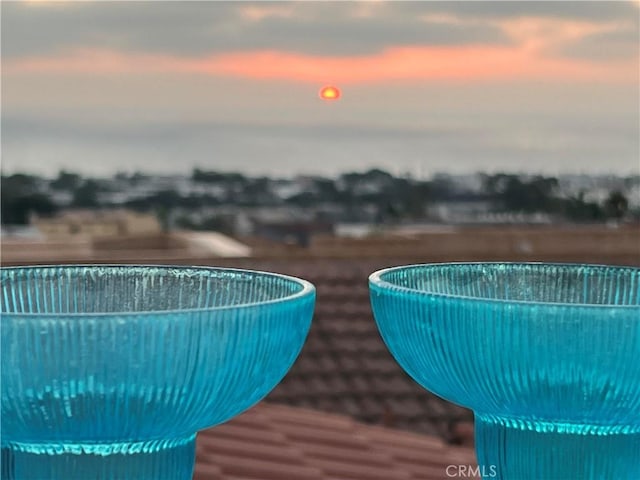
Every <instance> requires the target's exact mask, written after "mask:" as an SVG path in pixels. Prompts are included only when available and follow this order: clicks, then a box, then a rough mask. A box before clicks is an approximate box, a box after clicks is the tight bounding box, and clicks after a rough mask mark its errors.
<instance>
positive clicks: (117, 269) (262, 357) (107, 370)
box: [0, 266, 315, 480]
mask: <svg viewBox="0 0 640 480" xmlns="http://www.w3.org/2000/svg"><path fill="white" fill-rule="evenodd" d="M1 280H2V287H1V290H2V294H1V298H0V304H1V312H2V318H1V324H0V327H1V342H2V343H1V348H2V350H1V358H2V371H1V381H2V384H1V386H2V393H1V396H2V424H1V425H2V431H1V440H2V453H3V455H2V460H3V465H2V478H3V479H14V480H31V479H45V478H46V479H49V480H58V479H60V480H62V479H64V480H71V479H79V480H86V479H89V478H91V479H100V480H106V479H114V480H115V479H123V478H127V479H137V480H141V479H149V480H151V479H153V480H159V479H188V478H191V476H192V471H193V463H194V451H195V434H196V432H197V431H198V430H201V429H203V428H207V427H210V426H213V425H216V424H219V423H222V422H224V421H226V420H229V419H230V418H232V417H234V416H235V415H238V414H239V413H241V412H242V411H244V410H246V409H247V408H249V407H251V406H252V405H253V404H255V403H256V402H258V401H259V400H260V399H262V398H263V397H264V396H265V395H266V394H267V393H268V392H269V391H270V390H271V389H272V388H273V387H274V386H275V385H276V384H277V383H278V382H279V381H280V380H281V379H282V378H283V376H284V375H285V373H286V372H287V371H288V369H289V368H290V366H291V365H292V363H293V362H294V360H295V358H296V357H297V355H298V353H299V352H300V350H301V348H302V345H303V343H304V340H305V338H306V335H307V333H308V330H309V327H310V322H311V317H312V313H313V307H314V301H315V289H314V287H313V286H312V285H311V284H310V283H308V282H306V281H303V280H299V279H295V278H292V277H286V276H282V275H276V274H270V273H263V272H253V271H244V270H234V269H219V268H188V267H184V268H183V267H160V266H60V267H25V268H3V269H1Z"/></svg>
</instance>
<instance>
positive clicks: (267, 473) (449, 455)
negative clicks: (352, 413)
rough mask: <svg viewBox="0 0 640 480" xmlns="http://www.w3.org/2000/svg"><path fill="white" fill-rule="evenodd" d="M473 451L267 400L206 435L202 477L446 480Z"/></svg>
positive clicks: (200, 449) (199, 466)
mask: <svg viewBox="0 0 640 480" xmlns="http://www.w3.org/2000/svg"><path fill="white" fill-rule="evenodd" d="M449 464H455V465H460V464H462V465H475V460H474V454H473V451H472V450H471V449H470V448H463V447H456V446H449V445H446V444H445V443H444V442H443V441H442V440H441V439H439V438H437V437H427V436H422V435H417V434H413V433H409V432H403V431H397V430H392V429H388V428H382V427H376V426H370V425H365V424H362V423H359V422H356V421H354V420H353V419H351V418H349V417H346V416H339V415H331V414H327V413H323V412H318V411H312V410H304V409H299V408H293V407H288V406H281V405H274V404H265V403H263V404H260V405H258V406H257V407H254V408H253V409H251V410H249V411H248V412H246V413H245V414H243V415H240V416H239V417H237V418H235V419H233V420H231V421H230V422H229V423H227V424H225V425H220V426H218V427H215V428H212V429H209V430H205V431H204V432H201V433H200V434H199V435H198V441H197V450H196V468H195V473H194V480H271V479H274V480H276V479H277V480H290V479H291V480H294V479H295V480H405V479H406V480H440V479H442V478H445V469H446V467H447V465H449Z"/></svg>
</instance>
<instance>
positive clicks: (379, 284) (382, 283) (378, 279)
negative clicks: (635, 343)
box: [369, 261, 640, 320]
mask: <svg viewBox="0 0 640 480" xmlns="http://www.w3.org/2000/svg"><path fill="white" fill-rule="evenodd" d="M482 265H489V266H507V267H509V266H511V267H515V266H521V267H524V266H531V267H536V266H537V267H540V266H542V267H544V266H555V267H561V268H567V269H572V267H573V268H578V267H582V268H585V267H586V268H597V269H607V270H627V271H630V272H637V273H638V275H639V276H640V267H635V266H631V265H604V264H597V263H571V262H567V263H563V262H500V261H494V262H432V263H414V264H408V265H397V266H394V267H387V268H383V269H380V270H377V271H375V272H373V273H372V274H371V275H369V286H370V287H371V286H374V287H376V288H378V289H380V290H383V291H387V292H397V293H407V294H411V295H414V296H417V297H424V298H441V299H444V300H449V301H466V302H479V303H490V304H495V305H505V306H506V305H512V306H529V307H563V308H603V309H616V310H618V309H621V310H626V309H629V310H634V309H636V310H640V305H615V304H596V303H570V302H545V301H535V300H505V299H501V298H483V297H478V296H470V295H455V294H451V293H435V292H429V291H426V290H420V289H417V288H411V287H405V286H403V285H398V284H395V283H392V282H389V281H386V280H383V279H382V276H383V275H384V274H386V273H390V272H394V271H401V270H415V269H419V268H424V267H430V268H436V267H457V266H473V267H480V266H482ZM639 320H640V317H639Z"/></svg>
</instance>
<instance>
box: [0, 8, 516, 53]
mask: <svg viewBox="0 0 640 480" xmlns="http://www.w3.org/2000/svg"><path fill="white" fill-rule="evenodd" d="M2 30H3V46H2V48H3V52H2V53H3V57H6V58H11V57H17V56H33V55H46V54H54V53H57V52H60V51H64V50H68V49H71V48H77V47H79V46H81V47H85V48H101V49H124V50H128V51H136V52H145V53H165V54H175V55H181V56H202V55H207V54H212V53H216V52H222V51H243V50H255V49H258V48H260V49H274V50H286V51H289V52H295V53H308V54H324V55H342V54H344V55H352V54H364V53H373V52H376V51H380V50H382V49H384V48H386V47H388V46H390V45H397V44H425V45H426V44H433V45H460V44H468V43H483V44H495V43H504V42H505V41H506V40H507V39H506V37H505V36H504V34H503V33H502V32H501V31H500V30H499V29H497V28H495V27H493V26H491V25H482V24H478V25H475V26H471V27H469V26H466V27H464V28H463V27H461V26H459V25H445V24H433V25H428V24H425V23H424V22H423V21H421V20H420V19H419V18H417V17H416V16H414V15H413V14H412V13H411V12H408V11H407V12H405V11H403V9H402V8H399V6H396V5H395V2H394V3H390V4H387V3H381V2H289V3H287V2H284V3H283V2H258V3H255V2H188V3H184V2H154V3H153V5H152V4H150V3H149V2H79V3H68V4H65V5H64V6H60V5H47V4H43V5H37V6H36V5H28V4H24V3H19V2H10V3H7V4H6V5H3V15H2Z"/></svg>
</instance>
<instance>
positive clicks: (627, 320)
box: [369, 263, 640, 480]
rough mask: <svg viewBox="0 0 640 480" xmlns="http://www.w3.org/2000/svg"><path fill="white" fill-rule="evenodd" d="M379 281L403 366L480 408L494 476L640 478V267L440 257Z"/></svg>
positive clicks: (481, 438)
mask: <svg viewBox="0 0 640 480" xmlns="http://www.w3.org/2000/svg"><path fill="white" fill-rule="evenodd" d="M369 280H370V293H371V303H372V308H373V312H374V315H375V319H376V321H377V324H378V327H379V329H380V332H381V334H382V337H383V339H384V341H385V342H386V344H387V346H388V348H389V350H390V351H391V352H392V354H393V355H394V357H395V358H396V360H397V361H398V363H399V364H400V365H401V366H402V367H403V368H404V369H405V370H406V371H407V372H408V373H409V375H411V376H412V377H413V378H414V379H415V380H416V381H417V382H418V383H419V384H420V385H422V386H423V387H424V388H426V389H428V390H430V391H432V392H433V393H435V394H437V395H439V396H441V397H443V398H445V399H447V400H450V401H452V402H455V403H457V404H460V405H463V406H465V407H468V408H470V409H472V410H473V411H474V412H475V423H476V427H475V429H476V450H477V456H478V463H479V467H480V473H481V474H482V475H483V477H484V478H498V479H503V480H526V479H531V480H542V479H544V480H552V479H553V480H568V479H582V480H595V479H613V478H615V479H629V480H637V479H639V478H640V269H638V268H633V267H614V266H597V265H571V264H539V263H531V264H510V263H479V264H476V263H466V264H465V263H458V264H432V265H413V266H405V267H396V268H390V269H386V270H382V271H379V272H376V273H374V274H372V275H371V277H370V279H369Z"/></svg>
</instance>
